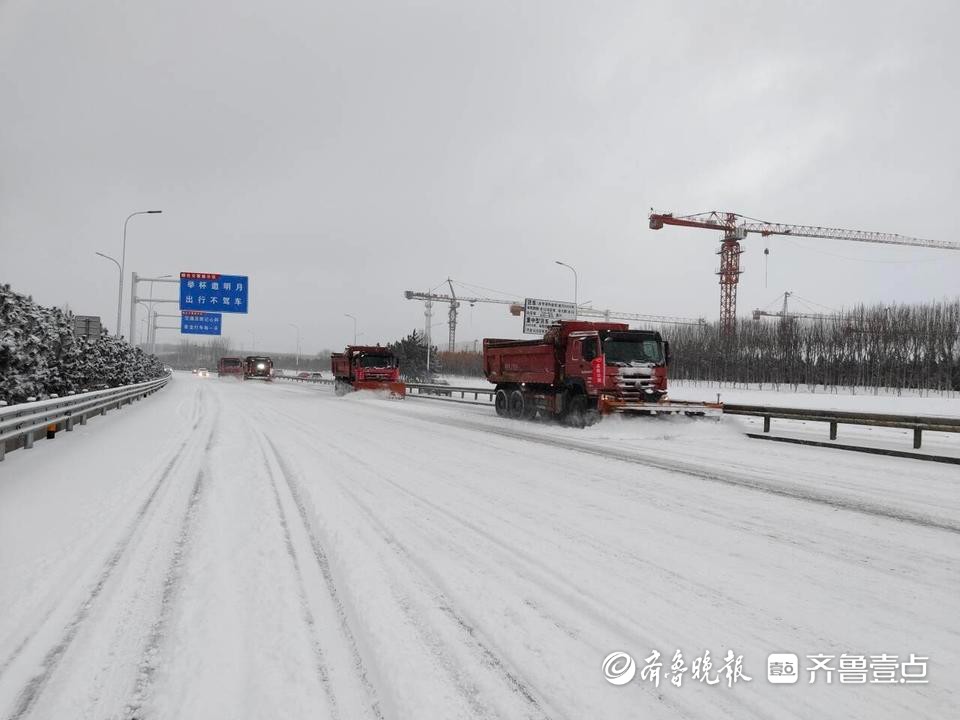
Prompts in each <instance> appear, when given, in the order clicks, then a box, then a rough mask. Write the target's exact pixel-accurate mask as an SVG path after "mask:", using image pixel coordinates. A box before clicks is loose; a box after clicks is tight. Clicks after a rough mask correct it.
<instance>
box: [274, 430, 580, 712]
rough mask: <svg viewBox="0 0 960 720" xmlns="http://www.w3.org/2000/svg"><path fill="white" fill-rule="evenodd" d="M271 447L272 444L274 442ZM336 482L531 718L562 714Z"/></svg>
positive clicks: (353, 459) (359, 462) (429, 640)
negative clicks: (548, 704) (549, 707)
mask: <svg viewBox="0 0 960 720" xmlns="http://www.w3.org/2000/svg"><path fill="white" fill-rule="evenodd" d="M296 427H297V429H298V430H299V429H300V428H299V425H297V426H296ZM268 442H269V440H268ZM271 447H273V445H272V443H271ZM328 447H331V448H332V449H333V450H335V451H336V452H339V453H340V454H341V455H343V456H345V457H347V458H348V459H349V460H350V461H351V462H353V463H354V464H357V465H359V466H362V467H368V468H369V467H370V466H369V464H368V463H366V462H364V461H363V460H362V459H360V458H358V457H356V456H354V455H352V454H351V453H348V452H346V451H344V450H343V449H342V448H339V447H335V446H332V445H329V444H328ZM274 453H275V454H277V451H276V448H275V447H274ZM277 459H278V462H279V463H280V464H281V468H282V469H283V471H284V474H285V476H287V479H288V482H289V476H290V474H291V471H290V470H289V468H286V466H285V465H284V463H283V461H282V460H280V458H279V454H277ZM371 473H372V474H373V475H374V476H376V477H380V479H385V478H383V477H382V476H381V475H380V474H379V473H377V472H374V471H373V470H372V469H371ZM336 482H337V485H338V487H340V489H341V490H342V491H344V492H345V494H347V495H348V496H350V497H351V498H352V499H353V501H354V503H355V504H357V506H358V507H359V508H360V509H361V511H362V512H363V513H364V514H365V515H366V516H367V517H368V518H369V520H370V521H371V523H372V524H374V525H375V526H376V527H377V528H378V529H379V532H380V534H381V535H382V536H383V538H384V540H385V541H386V542H387V544H388V546H390V547H392V548H393V549H394V551H395V552H397V554H398V555H400V556H401V558H403V559H404V560H405V562H406V563H407V564H408V566H409V567H410V568H411V569H412V570H413V571H414V572H416V573H417V574H418V575H419V576H420V577H421V578H422V580H423V581H424V582H425V583H427V584H429V585H430V586H431V587H432V589H433V593H432V599H433V600H434V602H435V604H436V607H437V609H439V610H440V612H441V613H443V615H444V616H446V617H447V619H448V620H450V621H451V622H452V623H453V624H454V626H455V627H456V628H457V630H458V631H459V632H460V634H461V635H465V636H466V639H467V642H468V645H469V646H472V647H473V648H474V649H475V651H476V653H477V655H478V656H479V659H480V661H481V664H482V665H483V666H485V667H488V668H490V669H491V670H493V671H494V672H495V673H496V674H497V675H498V676H499V677H500V679H501V680H502V681H503V682H504V683H505V684H506V685H507V686H508V687H509V688H510V690H511V691H512V692H513V693H515V694H516V695H517V696H518V697H520V698H522V700H523V701H524V702H525V703H527V705H528V706H529V707H530V709H531V711H533V712H534V713H535V714H534V715H533V716H532V717H538V718H544V719H549V718H551V717H562V715H561V714H556V715H554V716H551V715H549V714H547V712H546V711H545V710H544V708H543V702H542V701H541V700H538V699H537V697H536V693H535V691H534V690H533V688H532V687H531V685H530V683H529V682H527V681H526V680H524V679H523V678H522V677H521V676H520V674H519V673H518V672H517V671H516V670H513V669H511V668H509V667H508V666H507V664H506V662H505V661H504V660H503V658H501V657H500V656H499V655H498V654H497V653H495V652H494V651H493V650H492V649H491V648H490V646H489V644H488V643H487V642H485V641H484V640H483V638H482V637H481V636H480V634H479V633H478V632H477V630H476V628H475V627H474V626H473V625H472V624H471V623H470V622H468V621H467V620H466V618H464V617H463V615H462V614H461V613H459V612H457V611H456V609H454V607H453V605H452V604H451V603H450V601H449V599H448V598H447V596H446V594H445V593H444V592H443V590H442V589H440V588H439V587H438V586H437V584H436V581H435V580H433V579H432V578H431V576H430V573H429V571H427V570H425V569H424V568H423V567H422V565H421V564H420V563H419V562H418V561H417V560H416V559H415V558H414V557H413V555H412V554H411V553H410V552H409V550H407V548H406V547H405V546H404V545H403V544H402V543H401V542H400V541H399V540H398V539H397V538H396V536H395V535H393V534H392V533H391V532H390V531H389V530H388V529H387V528H386V527H385V526H384V525H383V523H382V522H381V521H380V520H379V519H378V518H376V517H375V516H374V515H373V513H372V511H370V509H369V508H368V507H367V506H366V505H365V504H364V503H363V501H362V500H360V499H359V498H358V497H357V496H356V495H355V494H354V493H353V492H352V491H351V490H349V489H348V488H347V487H346V486H345V485H344V484H343V483H341V482H340V481H339V480H336ZM388 482H391V481H388ZM391 484H395V483H392V482H391ZM397 487H400V486H397ZM400 489H402V488H400ZM401 609H402V610H404V612H405V613H406V611H407V608H404V607H403V606H402V605H401ZM408 617H409V616H408ZM411 619H413V618H411ZM414 625H416V623H414ZM418 631H419V628H418ZM426 640H427V645H428V647H431V649H433V647H432V646H433V645H435V642H434V639H433V638H429V637H428V638H426ZM457 687H458V688H459V689H461V690H465V689H466V688H464V687H463V686H462V685H461V684H459V683H458V685H457ZM463 695H464V697H466V698H467V700H468V702H469V703H470V704H471V707H475V708H476V709H477V710H478V712H480V713H482V714H487V713H486V709H485V708H483V707H482V706H477V705H476V700H475V698H471V697H470V696H469V694H467V693H465V692H464V693H463ZM553 712H555V713H556V712H557V711H555V710H554V711H553ZM528 717H531V716H528Z"/></svg>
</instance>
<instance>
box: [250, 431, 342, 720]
mask: <svg viewBox="0 0 960 720" xmlns="http://www.w3.org/2000/svg"><path fill="white" fill-rule="evenodd" d="M257 443H258V445H259V446H260V454H261V455H262V456H263V461H264V466H265V467H266V469H267V475H268V477H269V478H270V487H271V489H272V490H273V498H274V500H275V501H276V505H277V516H278V518H279V520H280V527H281V528H283V539H284V544H285V545H286V548H287V556H288V557H289V558H290V562H291V564H292V566H293V573H294V576H295V577H296V581H297V596H298V600H299V601H300V612H301V616H302V618H303V622H304V625H306V627H307V634H308V635H309V636H310V644H311V645H312V646H313V657H314V661H315V663H316V669H317V676H318V677H319V678H320V684H321V686H322V687H323V692H324V694H325V695H326V697H327V701H328V703H329V705H330V715H331V717H332V718H333V719H334V720H337V719H338V718H339V717H340V711H339V708H338V706H337V699H336V696H335V695H334V692H333V687H332V686H331V683H330V671H329V669H328V668H327V660H326V656H325V653H324V652H323V646H322V645H321V643H320V636H319V634H318V633H317V622H316V618H315V617H314V615H313V610H311V609H310V603H309V601H308V599H307V588H306V583H304V580H303V573H302V571H301V570H300V559H299V557H298V556H297V551H296V549H295V548H294V547H293V538H292V536H291V535H290V525H289V523H288V521H287V513H286V512H285V511H284V509H283V503H282V502H281V500H280V490H279V488H278V487H277V479H276V476H275V475H274V473H273V468H272V467H271V465H270V460H269V458H268V457H267V453H266V448H265V447H264V445H263V440H262V438H261V437H258V438H257Z"/></svg>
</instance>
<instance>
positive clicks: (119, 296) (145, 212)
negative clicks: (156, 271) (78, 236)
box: [117, 210, 163, 336]
mask: <svg viewBox="0 0 960 720" xmlns="http://www.w3.org/2000/svg"><path fill="white" fill-rule="evenodd" d="M162 212H163V210H138V211H137V212H132V213H130V214H129V215H127V219H126V220H124V221H123V251H122V253H121V255H120V288H119V290H118V291H117V335H118V336H119V335H120V309H121V307H123V271H124V269H125V268H126V266H127V223H128V222H130V218H132V217H133V216H134V215H159V214H160V213H162ZM130 334H131V335H132V334H133V328H132V327H131V328H130Z"/></svg>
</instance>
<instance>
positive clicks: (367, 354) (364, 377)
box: [330, 345, 407, 398]
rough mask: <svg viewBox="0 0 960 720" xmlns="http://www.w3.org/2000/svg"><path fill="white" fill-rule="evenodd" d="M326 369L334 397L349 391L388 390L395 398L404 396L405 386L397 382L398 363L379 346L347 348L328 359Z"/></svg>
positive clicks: (394, 357) (392, 355)
mask: <svg viewBox="0 0 960 720" xmlns="http://www.w3.org/2000/svg"><path fill="white" fill-rule="evenodd" d="M330 369H331V370H332V371H333V377H334V391H335V392H336V393H337V395H346V394H347V393H348V392H351V391H353V390H389V391H390V395H391V396H392V397H399V398H402V397H404V396H405V395H406V394H407V386H406V385H404V384H403V383H402V382H400V361H399V360H397V357H396V356H395V355H394V354H393V353H392V352H391V351H390V350H388V349H387V348H385V347H381V346H379V345H348V346H347V348H346V350H344V351H343V352H342V353H333V354H332V355H331V356H330Z"/></svg>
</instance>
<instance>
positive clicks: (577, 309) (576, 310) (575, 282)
mask: <svg viewBox="0 0 960 720" xmlns="http://www.w3.org/2000/svg"><path fill="white" fill-rule="evenodd" d="M554 262H555V263H556V264H557V265H563V266H564V267H565V268H569V269H570V270H573V319H574V320H576V319H577V316H578V314H579V312H580V305H579V304H578V303H577V296H578V294H579V288H578V285H579V280H578V278H577V271H576V269H575V268H574V267H573V265H567V264H566V263H565V262H560V261H559V260H554Z"/></svg>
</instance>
